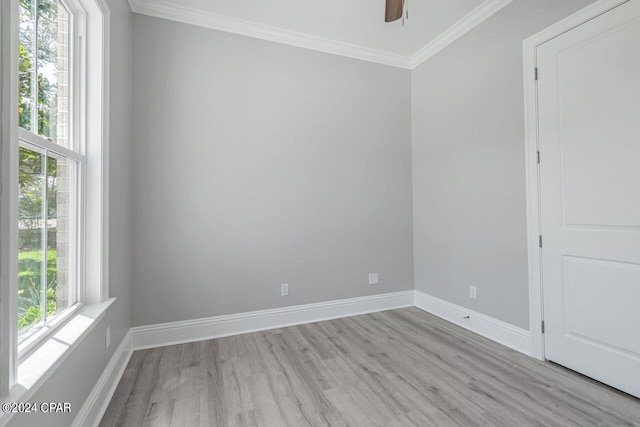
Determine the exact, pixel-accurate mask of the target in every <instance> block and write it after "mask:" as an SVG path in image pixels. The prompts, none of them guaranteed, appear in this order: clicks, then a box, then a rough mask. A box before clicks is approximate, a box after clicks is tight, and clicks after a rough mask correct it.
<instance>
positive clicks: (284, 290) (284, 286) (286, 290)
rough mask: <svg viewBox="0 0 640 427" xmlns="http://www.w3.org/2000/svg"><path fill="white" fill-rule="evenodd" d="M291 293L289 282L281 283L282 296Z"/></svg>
mask: <svg viewBox="0 0 640 427" xmlns="http://www.w3.org/2000/svg"><path fill="white" fill-rule="evenodd" d="M287 295H289V284H288V283H283V284H281V285H280V296H283V297H285V296H287Z"/></svg>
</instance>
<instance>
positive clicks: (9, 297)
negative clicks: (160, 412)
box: [0, 0, 112, 416]
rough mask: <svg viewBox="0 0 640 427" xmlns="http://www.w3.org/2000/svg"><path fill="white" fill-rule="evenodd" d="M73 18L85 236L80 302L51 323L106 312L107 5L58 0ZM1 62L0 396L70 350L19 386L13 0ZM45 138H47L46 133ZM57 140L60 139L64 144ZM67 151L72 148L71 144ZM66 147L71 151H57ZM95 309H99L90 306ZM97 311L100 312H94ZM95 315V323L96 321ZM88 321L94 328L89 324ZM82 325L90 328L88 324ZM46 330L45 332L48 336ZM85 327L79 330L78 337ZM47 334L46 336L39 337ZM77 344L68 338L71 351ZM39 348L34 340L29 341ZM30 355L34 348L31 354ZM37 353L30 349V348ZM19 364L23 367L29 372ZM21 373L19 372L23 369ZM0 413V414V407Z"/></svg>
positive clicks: (100, 0) (5, 8)
mask: <svg viewBox="0 0 640 427" xmlns="http://www.w3.org/2000/svg"><path fill="white" fill-rule="evenodd" d="M64 3H65V5H67V6H68V8H69V9H70V11H71V13H72V15H73V16H74V19H72V22H73V24H72V25H74V30H75V31H76V34H77V38H76V39H77V40H78V43H79V45H78V46H77V47H76V49H75V52H76V53H74V55H76V54H77V58H73V59H72V61H73V60H75V61H77V71H76V73H75V76H74V77H72V78H73V79H74V81H70V85H74V86H76V88H77V89H76V90H73V91H72V96H73V97H74V100H73V102H74V103H75V104H76V110H77V111H78V113H79V114H78V116H77V119H76V120H75V123H74V124H73V126H76V128H75V129H74V130H73V132H77V136H76V137H77V141H80V144H84V145H83V147H82V151H81V153H82V155H83V156H84V168H82V169H81V171H80V174H81V175H80V180H81V181H82V182H83V184H82V190H81V193H80V195H79V196H80V199H81V200H80V208H79V209H82V210H83V211H84V212H83V215H82V218H83V220H81V224H82V230H81V231H80V232H79V235H82V236H84V238H83V240H82V241H81V242H80V244H79V247H78V252H79V253H80V254H81V255H80V256H79V262H78V266H79V269H80V270H79V273H80V276H79V280H80V281H82V282H83V284H81V286H80V289H83V291H81V292H83V295H79V298H81V300H83V302H84V304H85V305H84V307H82V306H78V307H74V309H73V313H71V314H70V315H67V316H66V318H65V319H64V321H59V322H58V324H56V325H55V326H56V329H58V328H62V329H64V328H65V325H64V324H65V323H68V324H69V325H71V324H72V323H73V322H72V319H74V318H75V317H76V316H73V314H78V315H81V314H83V313H84V312H87V313H90V316H89V317H91V318H93V319H94V321H95V322H97V321H98V320H99V318H101V315H104V310H106V308H107V307H108V306H109V305H110V303H111V302H112V300H109V301H107V300H108V297H109V288H108V283H109V279H108V271H109V264H108V262H109V242H108V236H109V229H108V223H109V216H108V212H109V209H108V207H109V185H108V170H109V162H108V159H109V150H108V141H109V79H108V76H109V67H110V65H109V28H110V12H109V8H108V7H107V5H106V3H105V0H64ZM0 20H1V23H2V25H1V28H2V32H1V33H0V47H1V50H0V53H1V55H0V63H1V65H2V68H1V70H2V75H1V76H2V79H1V84H2V106H1V116H2V121H1V122H0V134H1V136H2V146H1V151H0V173H1V175H0V178H1V186H0V197H1V200H0V201H1V204H0V396H10V397H12V398H13V397H16V398H17V397H21V398H23V399H26V398H28V396H29V395H31V394H32V393H33V392H35V390H36V389H37V388H38V387H39V386H40V385H41V384H42V383H43V382H44V380H45V379H46V377H48V375H50V371H51V370H53V369H55V367H57V366H58V365H59V363H61V361H62V360H63V359H64V358H65V357H66V356H67V355H68V354H67V353H64V354H63V355H62V356H58V357H59V359H58V360H52V361H50V362H51V368H50V369H48V370H47V372H38V375H39V376H38V379H37V380H34V379H33V375H31V378H29V386H28V387H27V389H26V390H25V389H24V386H23V385H22V384H21V383H22V382H21V378H19V376H18V366H19V364H20V363H21V359H24V355H26V353H24V354H23V352H21V354H20V358H19V355H18V344H17V332H18V329H17V290H18V227H17V224H18V147H19V141H20V136H21V135H20V134H21V132H20V129H19V128H18V73H17V70H18V2H16V1H13V0H12V1H8V0H7V1H4V0H3V1H2V2H1V3H0ZM45 142H46V143H50V142H49V141H46V140H45ZM50 144H51V145H53V146H54V147H50V146H49V147H48V148H50V149H51V152H56V153H59V150H60V149H61V147H59V146H57V145H56V144H53V143H50ZM62 148H63V147H62ZM69 151H71V150H69ZM60 154H65V155H66V154H69V153H66V152H65V153H60ZM96 313H98V314H96ZM100 313H102V314H100ZM95 322H94V324H95ZM94 324H92V325H89V326H87V328H92V327H93V325H94ZM87 333H88V329H87ZM50 334H51V332H49V333H48V334H47V335H48V336H50ZM84 336H86V334H82V335H81V336H80V338H78V339H82V338H84ZM46 342H47V339H46V337H45V338H43V339H41V340H40V343H41V344H44V343H46ZM74 347H75V345H70V346H69V351H71V349H72V348H74ZM29 352H35V353H38V346H34V347H33V348H31V349H29ZM36 356H40V355H39V354H36ZM34 357H35V356H34ZM24 371H25V369H22V368H21V372H23V373H24V374H25V375H29V374H30V373H29V372H24ZM21 375H22V373H21ZM0 416H1V414H0Z"/></svg>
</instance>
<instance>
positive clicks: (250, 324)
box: [131, 291, 414, 350]
mask: <svg viewBox="0 0 640 427" xmlns="http://www.w3.org/2000/svg"><path fill="white" fill-rule="evenodd" d="M413 296H414V291H405V292H395V293H389V294H381V295H373V296H367V297H360V298H350V299H343V300H337V301H328V302H321V303H316V304H305V305H297V306H293V307H284V308H276V309H272V310H260V311H252V312H248V313H240V314H231V315H226V316H215V317H209V318H204V319H196V320H185V321H181V322H170V323H161V324H155V325H149V326H137V327H134V328H131V339H132V348H133V349H135V350H139V349H143V348H152V347H162V346H167V345H173V344H181V343H186V342H193V341H202V340H207V339H212V338H221V337H226V336H230V335H238V334H245V333H250V332H257V331H264V330H267V329H274V328H281V327H286V326H293V325H300V324H304V323H312V322H319V321H322V320H330V319H337V318H340V317H349V316H355V315H359V314H366V313H372V312H376V311H382V310H392V309H395V308H401V307H411V306H413Z"/></svg>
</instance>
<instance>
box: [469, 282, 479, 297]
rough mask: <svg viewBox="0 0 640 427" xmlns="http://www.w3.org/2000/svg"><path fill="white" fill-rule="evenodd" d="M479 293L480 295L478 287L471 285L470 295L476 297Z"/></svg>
mask: <svg viewBox="0 0 640 427" xmlns="http://www.w3.org/2000/svg"><path fill="white" fill-rule="evenodd" d="M477 295H478V290H477V289H476V287H475V286H473V285H472V286H469V297H470V298H473V299H476V297H477Z"/></svg>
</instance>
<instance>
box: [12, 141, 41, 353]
mask: <svg viewBox="0 0 640 427" xmlns="http://www.w3.org/2000/svg"><path fill="white" fill-rule="evenodd" d="M19 168H20V169H19V171H20V175H19V178H18V183H19V192H18V209H19V222H18V250H19V253H18V341H19V342H21V341H23V340H24V339H26V338H27V337H28V336H30V335H31V334H32V333H33V332H35V331H36V330H38V329H39V328H40V327H41V326H42V322H43V320H44V319H43V315H42V314H43V312H42V306H43V304H42V302H43V296H44V290H45V289H46V288H45V286H43V283H44V280H43V279H44V278H43V272H45V273H46V269H45V252H44V241H45V238H44V232H45V227H44V225H45V224H44V214H43V213H44V198H43V196H44V194H45V193H44V182H45V180H44V171H45V164H44V155H43V154H41V153H38V152H35V151H32V150H29V149H26V148H23V147H21V148H20V160H19Z"/></svg>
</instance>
